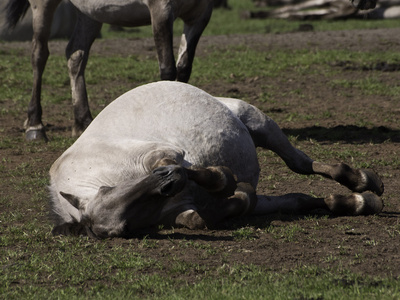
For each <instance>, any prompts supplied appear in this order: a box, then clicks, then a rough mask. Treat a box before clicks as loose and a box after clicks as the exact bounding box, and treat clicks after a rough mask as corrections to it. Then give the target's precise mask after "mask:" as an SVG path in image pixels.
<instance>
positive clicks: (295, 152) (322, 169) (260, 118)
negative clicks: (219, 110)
mask: <svg viewBox="0 0 400 300" xmlns="http://www.w3.org/2000/svg"><path fill="white" fill-rule="evenodd" d="M221 100H222V101H227V102H226V103H227V104H228V106H229V107H230V108H231V110H232V112H234V113H235V114H236V115H237V116H238V117H239V118H240V120H241V121H242V122H243V123H244V124H245V125H246V127H247V128H248V130H249V132H250V134H251V136H252V138H253V141H254V144H255V145H256V146H257V147H263V148H266V149H270V150H272V151H273V152H275V153H276V154H278V155H279V156H280V157H281V158H282V159H283V160H284V161H285V163H286V165H287V166H288V167H289V168H290V169H291V170H292V171H294V172H296V173H299V174H307V175H310V174H319V175H322V176H324V177H327V178H330V179H333V180H335V181H337V182H339V183H340V184H343V185H344V186H346V187H347V188H349V189H350V190H352V191H353V192H359V193H361V192H364V191H371V192H374V193H376V194H377V195H379V196H380V195H382V193H383V189H384V187H383V183H382V181H381V179H380V178H379V176H378V175H377V174H376V173H375V172H373V171H372V170H357V169H353V168H351V167H349V166H348V165H346V164H343V163H339V164H326V163H322V162H316V161H314V160H312V159H311V158H310V157H308V156H307V155H306V154H305V153H303V152H302V151H300V150H299V149H296V148H295V147H293V146H292V144H291V143H290V142H289V140H288V139H287V137H286V135H285V134H284V133H283V132H282V130H281V129H280V128H279V126H278V125H277V124H276V123H275V122H274V121H273V120H272V119H271V118H269V117H268V116H266V115H265V114H264V113H262V112H261V111H260V110H259V109H257V108H256V107H254V106H252V105H250V104H247V103H245V102H243V101H237V103H235V105H230V104H232V102H229V101H231V99H228V100H224V99H221Z"/></svg>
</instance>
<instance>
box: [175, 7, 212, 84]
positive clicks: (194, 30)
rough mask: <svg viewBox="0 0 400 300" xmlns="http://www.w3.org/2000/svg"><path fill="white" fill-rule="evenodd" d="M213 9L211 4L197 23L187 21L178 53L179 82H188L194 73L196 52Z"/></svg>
mask: <svg viewBox="0 0 400 300" xmlns="http://www.w3.org/2000/svg"><path fill="white" fill-rule="evenodd" d="M212 9H213V3H211V4H210V5H209V6H208V7H207V9H206V11H205V12H204V13H203V14H202V15H201V17H200V18H199V19H197V20H196V21H195V22H193V21H185V25H184V29H183V34H182V38H181V43H180V46H179V52H178V61H177V72H178V75H177V80H178V81H181V82H188V81H189V78H190V74H191V73H192V65H193V60H194V56H195V52H196V47H197V43H198V42H199V39H200V37H201V34H202V33H203V31H204V29H205V28H206V26H207V24H208V22H209V20H210V18H211V13H212Z"/></svg>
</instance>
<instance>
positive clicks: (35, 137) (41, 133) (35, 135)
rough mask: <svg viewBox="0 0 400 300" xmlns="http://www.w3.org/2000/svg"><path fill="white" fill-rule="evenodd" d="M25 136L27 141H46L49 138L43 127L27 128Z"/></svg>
mask: <svg viewBox="0 0 400 300" xmlns="http://www.w3.org/2000/svg"><path fill="white" fill-rule="evenodd" d="M25 138H26V140H27V141H29V142H33V141H44V142H48V141H49V139H48V138H47V136H46V132H45V130H44V128H42V129H28V130H26V132H25Z"/></svg>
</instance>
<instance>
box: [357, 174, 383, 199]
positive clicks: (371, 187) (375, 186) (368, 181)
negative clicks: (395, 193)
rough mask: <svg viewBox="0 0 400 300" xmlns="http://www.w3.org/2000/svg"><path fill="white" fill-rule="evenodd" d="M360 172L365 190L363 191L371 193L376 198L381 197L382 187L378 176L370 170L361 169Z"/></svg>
mask: <svg viewBox="0 0 400 300" xmlns="http://www.w3.org/2000/svg"><path fill="white" fill-rule="evenodd" d="M360 171H361V174H362V176H363V179H364V178H365V188H364V190H363V191H371V192H373V193H375V194H377V195H378V196H380V195H382V194H383V191H384V185H383V182H382V180H381V179H380V178H379V176H378V175H377V174H376V173H375V172H374V171H372V170H364V169H363V170H360Z"/></svg>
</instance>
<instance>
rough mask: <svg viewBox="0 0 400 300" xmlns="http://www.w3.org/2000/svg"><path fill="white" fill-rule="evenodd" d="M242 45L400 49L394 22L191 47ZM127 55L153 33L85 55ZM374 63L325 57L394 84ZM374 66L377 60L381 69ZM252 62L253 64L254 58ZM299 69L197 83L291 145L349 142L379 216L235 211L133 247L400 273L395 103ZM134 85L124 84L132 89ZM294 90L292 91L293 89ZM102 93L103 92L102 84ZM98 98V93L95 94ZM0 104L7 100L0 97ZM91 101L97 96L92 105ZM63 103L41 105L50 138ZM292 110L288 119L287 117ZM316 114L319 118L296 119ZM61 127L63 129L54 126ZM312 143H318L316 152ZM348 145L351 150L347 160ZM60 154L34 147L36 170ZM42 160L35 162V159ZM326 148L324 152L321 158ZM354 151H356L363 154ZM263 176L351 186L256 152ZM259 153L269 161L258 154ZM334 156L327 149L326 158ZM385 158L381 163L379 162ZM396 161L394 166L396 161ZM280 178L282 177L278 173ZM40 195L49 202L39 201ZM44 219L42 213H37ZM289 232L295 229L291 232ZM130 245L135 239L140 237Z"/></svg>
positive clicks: (150, 252)
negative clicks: (245, 105) (371, 176)
mask: <svg viewBox="0 0 400 300" xmlns="http://www.w3.org/2000/svg"><path fill="white" fill-rule="evenodd" d="M65 44H66V42H64V41H54V42H51V46H50V48H51V51H52V53H59V54H63V53H64V49H65ZM237 44H245V45H247V46H249V47H252V48H255V49H258V50H263V51H265V55H266V56H267V55H268V50H270V49H275V48H278V49H288V48H290V49H312V50H313V51H315V52H318V50H320V49H347V50H349V51H354V52H355V53H358V52H364V51H367V52H380V51H400V30H398V29H382V30H360V31H347V32H344V31H340V32H293V33H288V34H274V35H271V34H266V35H233V36H218V37H202V39H201V41H200V45H199V47H198V51H197V55H198V56H203V57H205V56H206V55H207V53H208V52H209V51H210V49H212V50H215V49H221V50H223V49H224V48H225V47H229V46H230V45H237ZM0 47H1V48H2V49H4V50H7V49H9V48H25V49H26V54H27V55H30V54H29V49H30V46H29V43H6V44H1V46H0ZM94 53H96V54H99V55H104V56H107V55H114V54H118V55H121V56H126V55H130V54H132V53H133V54H135V53H137V54H140V55H149V56H152V57H153V56H154V55H155V53H154V45H153V41H152V40H151V39H142V40H137V39H121V40H115V41H113V42H112V43H110V41H98V42H96V43H95V45H94V46H93V50H92V54H94ZM379 63H381V62H377V65H372V66H359V65H357V64H356V63H354V62H340V61H332V64H331V66H330V67H331V68H333V69H334V70H336V71H337V79H338V80H339V79H340V80H353V79H362V78H365V77H366V76H367V74H371V72H374V74H376V76H377V78H379V80H380V81H381V82H385V83H387V84H388V85H392V86H398V85H399V82H400V81H399V80H400V73H399V71H398V70H397V68H396V66H388V65H385V62H382V64H379ZM380 66H383V68H381V67H380ZM255 67H257V66H255ZM313 71H314V72H310V73H309V74H306V75H304V76H301V77H297V76H294V75H293V73H292V72H291V71H290V70H287V71H285V72H283V73H282V75H281V76H279V77H277V78H259V77H256V78H246V79H240V80H235V79H234V78H235V74H232V78H233V83H229V84H228V83H225V82H223V81H217V82H213V83H210V84H204V85H202V86H199V87H201V88H203V89H204V90H206V91H207V92H209V93H211V94H214V95H229V96H235V97H238V98H240V97H244V98H245V99H246V100H247V101H249V102H251V103H252V104H254V105H256V106H257V107H259V108H260V109H262V110H263V111H264V112H265V113H267V114H270V115H271V116H272V117H273V118H274V119H275V120H276V121H277V122H278V124H279V125H280V126H281V127H282V128H283V129H284V131H285V132H286V133H287V134H288V135H291V136H294V137H296V138H297V140H296V145H297V146H299V147H300V148H301V149H302V150H303V151H304V152H306V153H309V154H311V155H313V157H315V158H316V159H324V157H318V154H319V153H324V151H327V150H332V151H336V152H338V153H340V151H341V148H345V149H346V153H350V154H346V155H345V154H344V155H343V157H344V159H346V160H348V163H350V164H352V163H357V164H362V162H363V160H364V161H365V163H366V164H367V167H370V168H373V169H374V170H375V171H376V172H378V173H379V174H380V175H381V176H382V178H383V181H384V183H385V193H384V195H383V200H384V202H385V208H384V210H383V212H382V213H381V214H379V215H378V216H367V217H364V216H359V217H334V216H331V215H329V214H328V215H327V214H326V213H325V212H320V211H318V212H315V213H313V216H314V217H309V216H303V215H300V216H293V215H285V214H274V215H271V216H268V217H257V218H242V219H239V220H235V221H234V222H226V223H225V224H222V225H221V228H218V229H212V230H200V231H193V230H187V229H173V230H166V229H164V230H162V231H161V232H159V233H155V232H154V233H150V235H149V239H151V240H155V241H157V245H156V246H155V247H147V248H140V247H138V248H137V251H138V252H143V255H145V256H148V257H152V258H156V259H157V260H159V261H160V264H168V263H169V260H168V259H167V257H168V256H171V255H175V256H176V257H179V259H181V260H184V261H188V262H191V263H198V264H200V265H215V264H219V265H222V264H224V263H227V264H234V263H244V264H256V265H262V266H265V268H266V269H269V270H272V271H278V272H280V271H290V270H291V269H293V268H296V267H299V266H314V265H316V266H319V267H321V268H329V269H349V270H351V271H353V272H357V273H362V274H367V275H371V276H374V275H378V276H393V277H397V278H398V277H399V276H400V252H399V249H400V204H399V195H400V192H399V189H398V186H399V177H400V167H399V164H398V162H399V152H400V148H399V142H400V128H399V118H400V105H399V99H398V98H397V97H393V96H371V95H363V94H361V92H360V90H359V89H356V88H351V87H342V86H333V85H332V84H330V82H329V80H328V79H327V77H326V76H324V75H323V73H318V70H313ZM266 80H268V86H269V87H270V88H271V89H272V90H273V91H274V94H275V95H278V96H277V97H278V98H279V99H277V100H276V101H271V102H269V101H263V102H262V101H259V100H258V99H259V97H260V95H262V94H263V93H266V92H267V91H266V90H265V84H264V83H265V81H266ZM134 86H135V83H132V86H131V87H134ZM294 91H297V92H294ZM104 93H106V92H104ZM96 97H97V98H101V97H102V94H99V95H97V96H96ZM1 105H2V106H3V107H7V106H9V105H12V104H11V103H10V102H7V101H1ZM93 105H96V104H93ZM60 106H63V107H62V108H61V107H60V108H57V109H56V108H54V109H51V108H47V111H46V112H45V115H46V122H49V123H52V124H53V128H51V127H50V128H49V129H50V131H49V132H48V134H49V136H54V135H68V134H69V132H68V130H63V129H65V128H66V129H68V127H69V126H70V125H71V124H70V117H67V116H66V115H67V114H66V113H64V114H63V115H62V116H61V115H60V114H59V112H60V111H62V110H63V111H65V112H69V111H70V108H69V107H68V103H63V104H60ZM290 116H292V118H291V117H290ZM299 116H317V117H310V118H307V117H299ZM24 117H25V116H13V115H10V114H3V115H1V121H0V125H1V131H0V136H1V138H2V139H4V138H5V137H20V136H21V135H22V132H21V124H22V122H23V119H24ZM60 128H61V129H60ZM318 149H319V150H318ZM0 152H1V155H2V158H4V157H9V158H10V160H11V161H12V162H13V165H15V166H16V165H18V164H19V163H20V162H23V161H27V160H28V159H29V158H28V157H26V155H25V154H23V155H21V153H16V152H15V151H13V150H10V149H0ZM351 153H362V155H354V156H355V158H354V161H352V155H351ZM60 154H61V153H57V152H52V153H47V154H43V153H33V154H32V157H33V158H34V159H37V163H36V166H37V168H39V169H40V168H42V169H49V167H50V165H51V163H52V162H53V161H54V160H55V159H56V158H57V157H58V156H59V155H60ZM43 155H44V159H42V160H40V158H43ZM324 155H325V154H322V156H324ZM360 156H361V157H360ZM260 157H261V159H260V162H261V168H262V173H261V178H262V180H261V181H260V183H259V187H258V193H266V194H272V195H279V194H284V193H290V192H303V193H310V192H311V193H314V194H316V195H323V196H326V195H329V194H330V193H345V194H346V193H348V192H347V191H346V189H344V188H342V187H340V186H339V185H338V184H336V183H333V182H330V181H328V180H320V178H319V177H310V178H306V177H304V176H292V173H291V172H290V171H289V170H288V169H287V168H286V167H285V166H283V165H282V163H280V161H279V159H277V158H276V157H274V156H273V155H267V156H265V155H260ZM265 157H266V159H265ZM343 157H339V158H338V159H337V160H335V159H332V158H331V157H328V158H327V159H328V160H329V161H331V162H335V161H339V160H340V159H343ZM385 162H387V163H385ZM396 162H397V164H396ZM282 178H284V180H282ZM2 189H3V193H7V194H13V196H14V197H15V201H16V205H28V203H29V199H30V193H29V192H24V193H21V191H15V190H14V189H13V187H12V186H3V187H2ZM43 201H46V200H45V199H43ZM43 218H44V217H43ZM246 225H248V226H249V228H250V230H251V234H250V236H248V238H243V239H235V237H234V234H233V233H234V232H235V231H236V230H237V229H238V228H240V227H241V226H246ZM290 230H292V231H291V232H292V233H290ZM171 238H172V239H174V240H187V241H189V240H194V241H196V242H197V243H199V244H201V245H207V247H210V248H211V249H216V253H217V254H216V255H209V256H205V255H200V254H199V253H200V252H199V251H198V249H196V248H194V247H189V248H186V249H183V248H180V247H175V248H173V247H172V246H171ZM133 242H134V243H135V242H137V243H138V244H139V243H140V242H141V237H140V236H139V237H138V238H137V240H135V239H134V241H133ZM128 243H132V241H127V240H124V239H114V240H112V241H110V244H111V245H112V244H121V245H124V244H128ZM187 276H188V278H187V279H188V281H190V280H191V277H193V278H195V276H196V271H195V270H194V271H193V273H191V274H188V275H187Z"/></svg>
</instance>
